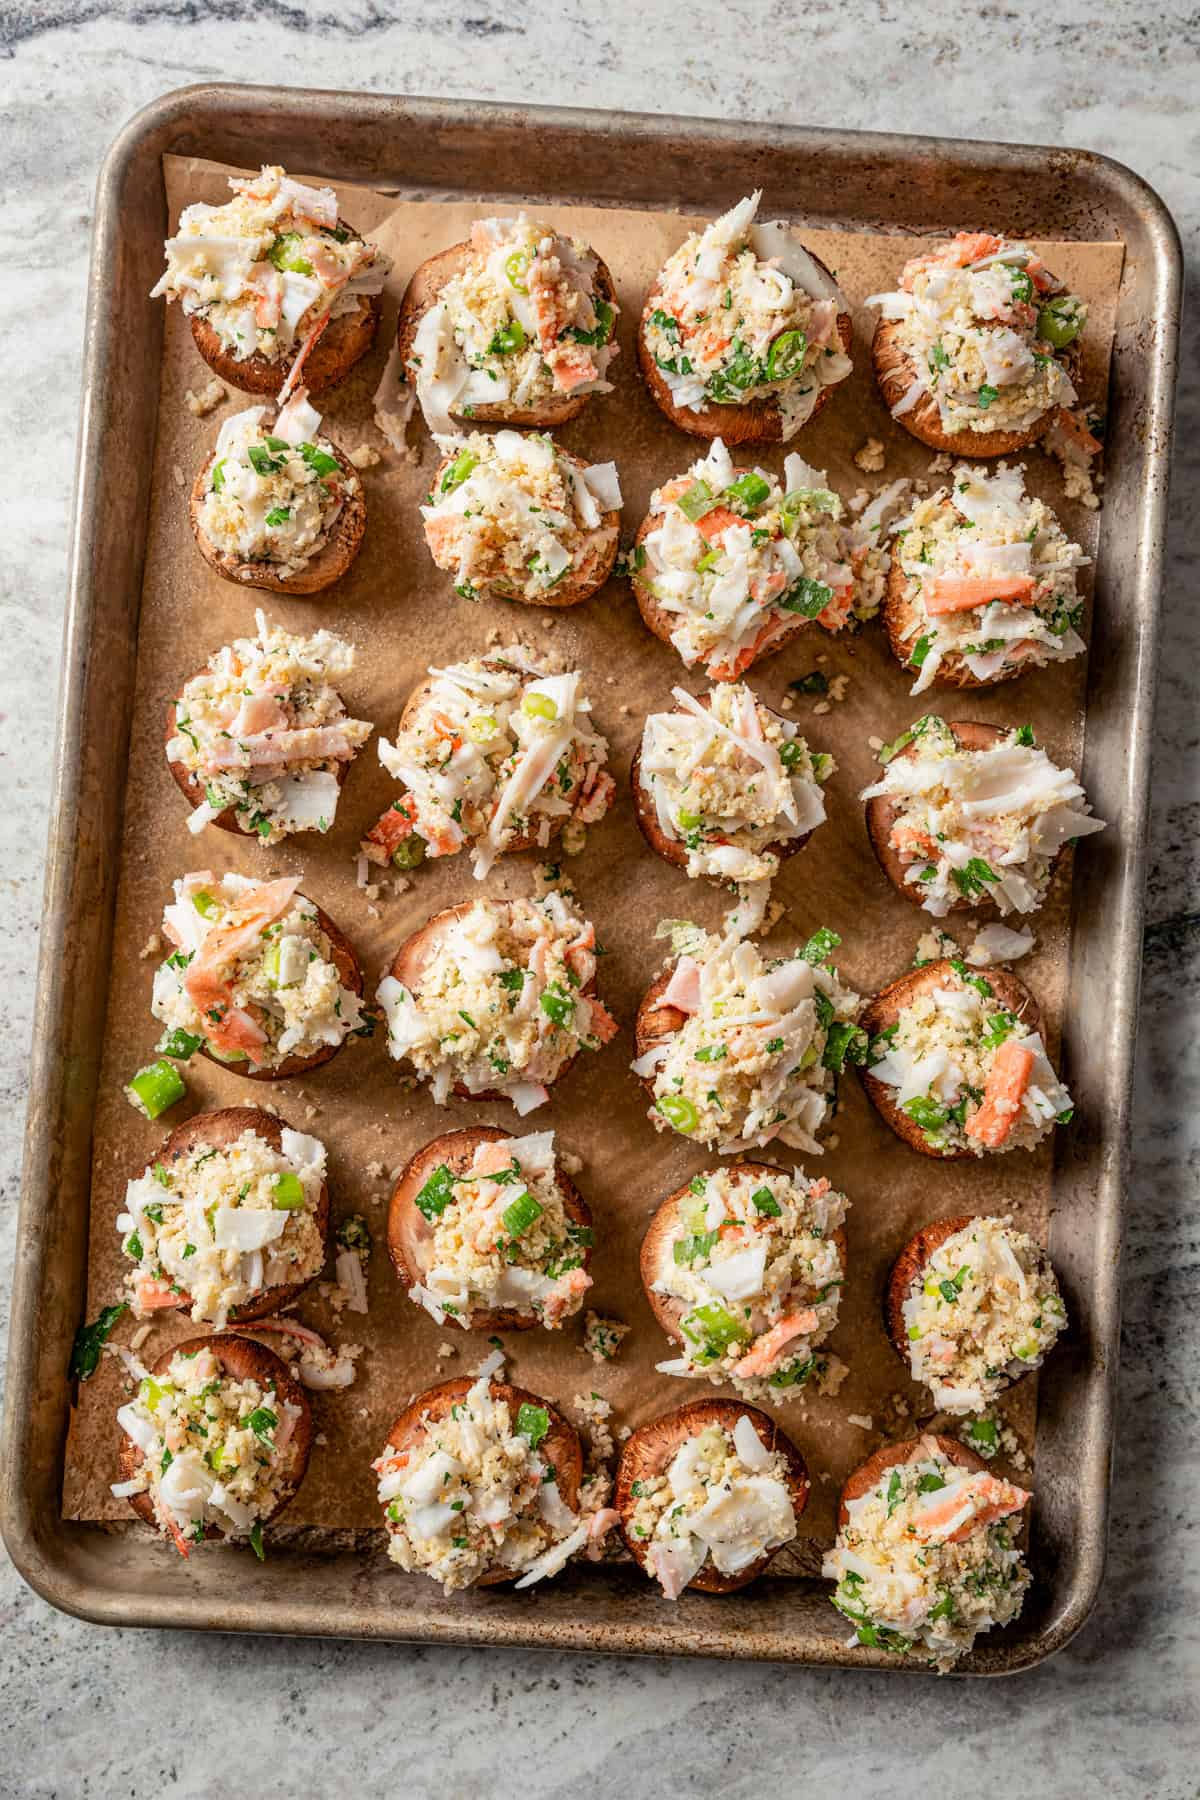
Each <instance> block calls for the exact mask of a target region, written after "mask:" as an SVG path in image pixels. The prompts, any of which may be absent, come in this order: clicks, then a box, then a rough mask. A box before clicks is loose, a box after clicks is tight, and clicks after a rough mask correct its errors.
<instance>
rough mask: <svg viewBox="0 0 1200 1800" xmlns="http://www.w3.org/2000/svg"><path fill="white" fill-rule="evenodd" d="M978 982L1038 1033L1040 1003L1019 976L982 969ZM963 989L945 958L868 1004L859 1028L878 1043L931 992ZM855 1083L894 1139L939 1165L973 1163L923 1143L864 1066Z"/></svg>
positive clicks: (957, 1152)
mask: <svg viewBox="0 0 1200 1800" xmlns="http://www.w3.org/2000/svg"><path fill="white" fill-rule="evenodd" d="M972 972H973V973H974V974H975V975H976V976H978V977H980V978H981V979H983V980H985V981H987V982H988V984H989V985H990V987H991V989H992V997H993V998H994V999H995V1001H996V1002H997V1004H998V1005H1000V1006H1002V1007H1004V1009H1005V1010H1006V1011H1007V1012H1010V1013H1012V1014H1013V1015H1014V1017H1016V1018H1018V1019H1019V1020H1020V1021H1021V1023H1022V1025H1023V1026H1024V1027H1025V1029H1026V1030H1027V1031H1036V1032H1040V1031H1041V1029H1042V1015H1041V1012H1040V1010H1039V1008H1038V1003H1037V1001H1036V1000H1035V999H1034V997H1033V995H1032V994H1031V993H1030V991H1029V989H1028V988H1027V987H1026V986H1025V983H1024V982H1023V981H1022V980H1021V979H1020V977H1019V976H1017V975H1014V974H1013V972H1012V970H1011V969H1005V968H999V967H997V968H991V967H989V968H983V969H977V970H974V971H972ZM962 985H963V983H962V981H961V979H960V977H959V976H958V975H957V974H956V972H955V970H954V967H953V965H952V964H951V963H949V962H948V961H947V960H946V959H945V958H944V957H943V958H941V959H940V960H939V961H937V962H931V963H926V964H925V965H924V966H923V967H922V968H919V969H909V971H908V972H907V974H905V975H901V976H900V977H899V979H898V980H896V981H892V982H889V983H888V985H887V987H885V988H881V989H880V990H879V992H878V993H877V994H876V995H874V997H873V998H872V999H870V1000H869V1001H868V1002H867V1005H866V1007H865V1009H864V1011H863V1014H862V1017H861V1018H860V1020H859V1024H860V1025H861V1026H862V1028H863V1030H864V1031H865V1032H866V1034H867V1036H868V1038H876V1037H878V1036H879V1034H880V1032H881V1031H886V1030H887V1029H888V1027H889V1026H891V1025H894V1024H895V1023H896V1021H897V1020H898V1019H899V1017H900V1014H901V1013H902V1012H903V1011H904V1010H905V1009H906V1008H907V1007H909V1006H911V1005H912V1003H913V1001H914V1000H916V999H918V998H919V997H920V995H922V994H926V993H931V992H932V991H933V989H934V988H941V987H951V988H960V987H962ZM858 1073H859V1078H860V1079H861V1081H862V1084H863V1087H864V1088H865V1089H866V1093H867V1099H868V1100H869V1101H870V1102H871V1104H872V1106H873V1107H874V1108H875V1110H876V1112H877V1113H878V1114H879V1116H880V1118H881V1119H883V1120H884V1121H885V1122H886V1123H887V1124H888V1125H890V1126H891V1128H892V1130H893V1131H894V1132H895V1133H896V1136H897V1137H901V1138H903V1139H904V1142H905V1143H906V1144H907V1145H908V1146H909V1147H910V1149H913V1150H919V1151H920V1153H921V1155H922V1156H935V1157H940V1158H941V1159H942V1160H943V1161H954V1160H956V1159H958V1158H964V1157H970V1158H973V1157H974V1155H975V1152H974V1151H973V1150H964V1149H957V1148H954V1147H953V1146H951V1147H948V1148H946V1149H944V1150H938V1149H936V1148H935V1147H934V1146H933V1145H932V1144H930V1143H929V1142H928V1140H927V1139H926V1136H925V1133H924V1132H923V1131H922V1130H921V1127H920V1126H919V1125H918V1124H917V1122H916V1120H915V1119H911V1118H910V1117H909V1115H908V1114H907V1113H906V1112H905V1111H904V1110H903V1108H902V1107H900V1106H898V1105H897V1104H896V1089H895V1088H893V1087H889V1086H888V1084H887V1082H886V1081H878V1080H877V1079H876V1077H875V1076H874V1075H872V1074H871V1072H870V1070H869V1069H868V1068H867V1067H866V1065H865V1064H863V1065H862V1066H860V1068H859V1071H858Z"/></svg>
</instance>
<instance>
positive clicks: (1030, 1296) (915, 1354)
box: [904, 1218, 1067, 1413]
mask: <svg viewBox="0 0 1200 1800" xmlns="http://www.w3.org/2000/svg"><path fill="white" fill-rule="evenodd" d="M1066 1323H1067V1309H1066V1307H1065V1306H1064V1305H1063V1299H1062V1295H1061V1293H1060V1292H1059V1287H1058V1280H1057V1278H1056V1276H1055V1273H1054V1270H1053V1269H1052V1268H1051V1266H1050V1259H1049V1257H1048V1256H1047V1255H1046V1253H1045V1251H1044V1250H1043V1249H1042V1247H1041V1245H1040V1244H1036V1243H1035V1242H1034V1240H1033V1239H1032V1238H1031V1237H1029V1236H1027V1235H1026V1233H1025V1232H1023V1231H1016V1230H1014V1228H1013V1225H1012V1221H1011V1219H1008V1218H1004V1219H973V1220H972V1221H971V1223H970V1224H969V1225H964V1226H963V1228H962V1230H961V1231H956V1232H955V1233H954V1234H953V1236H952V1237H948V1238H947V1239H946V1241H945V1243H944V1244H940V1245H939V1246H938V1248H937V1249H936V1250H935V1251H934V1253H933V1255H932V1256H931V1257H930V1258H929V1261H928V1262H927V1263H926V1265H925V1268H924V1271H923V1273H922V1274H921V1275H920V1276H919V1277H918V1278H917V1280H915V1281H914V1282H913V1284H912V1286H911V1287H910V1288H909V1290H908V1295H907V1298H906V1299H905V1301H904V1328H905V1333H906V1335H907V1338H908V1357H909V1364H910V1366H911V1368H912V1372H913V1379H914V1380H915V1381H924V1382H925V1383H927V1385H928V1387H929V1389H930V1392H931V1393H932V1395H933V1403H934V1405H935V1406H936V1407H937V1409H938V1410H939V1412H948V1413H973V1412H979V1411H981V1410H982V1409H983V1408H984V1407H985V1406H988V1405H990V1404H991V1402H992V1401H993V1400H995V1399H996V1397H997V1395H999V1394H1000V1393H1001V1392H1002V1391H1003V1390H1004V1388H1005V1387H1006V1386H1007V1384H1008V1383H1009V1382H1010V1381H1013V1380H1015V1379H1016V1378H1017V1377H1018V1376H1021V1375H1024V1374H1026V1373H1027V1372H1028V1370H1030V1369H1036V1368H1038V1367H1039V1366H1040V1364H1041V1362H1042V1360H1043V1358H1044V1357H1045V1356H1046V1354H1047V1352H1048V1351H1050V1350H1052V1349H1053V1348H1054V1345H1055V1343H1056V1342H1057V1340H1058V1336H1059V1333H1060V1332H1061V1331H1062V1330H1063V1329H1064V1327H1065V1326H1066Z"/></svg>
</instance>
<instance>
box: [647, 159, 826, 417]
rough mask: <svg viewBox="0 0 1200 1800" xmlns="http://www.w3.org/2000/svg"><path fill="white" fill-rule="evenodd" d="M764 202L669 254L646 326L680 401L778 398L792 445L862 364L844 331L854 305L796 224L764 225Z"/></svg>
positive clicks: (747, 202)
mask: <svg viewBox="0 0 1200 1800" xmlns="http://www.w3.org/2000/svg"><path fill="white" fill-rule="evenodd" d="M761 199H762V194H761V193H760V192H755V193H753V194H750V195H748V196H747V197H746V199H744V200H740V201H739V202H738V204H737V205H736V206H735V207H732V208H731V209H730V211H729V212H727V213H725V214H723V215H722V217H721V218H719V219H716V220H714V221H713V223H712V224H711V225H709V226H707V227H706V228H705V229H704V231H702V232H693V233H692V234H691V235H690V236H689V237H688V238H686V239H685V240H684V242H683V243H682V244H681V245H680V246H679V248H678V249H677V250H676V251H674V252H673V253H672V255H671V256H670V257H668V259H667V262H666V264H665V265H664V267H663V268H662V270H661V271H660V273H659V276H658V279H657V282H656V283H655V286H654V290H653V292H652V293H651V295H650V298H649V300H648V301H647V302H646V314H645V318H644V320H643V323H642V331H643V333H644V337H645V344H646V348H647V350H648V351H649V352H650V354H651V356H652V357H653V358H654V363H655V366H656V368H657V369H658V370H659V372H660V374H661V376H662V378H663V380H664V382H665V383H666V385H667V387H668V388H669V389H670V393H671V398H672V400H673V401H674V403H675V405H676V406H679V407H685V406H686V407H691V408H694V409H695V410H696V411H699V412H706V411H707V410H708V409H709V407H710V406H745V405H748V404H750V403H751V402H753V401H762V400H770V401H772V402H773V403H774V404H775V405H776V406H777V408H778V410H779V413H780V415H781V417H782V420H783V436H784V439H785V441H786V440H787V439H788V438H791V437H794V436H795V434H796V432H797V431H799V429H800V427H801V426H802V425H803V424H804V423H805V422H806V420H808V419H809V418H810V417H811V416H812V412H813V409H814V407H815V406H816V404H817V400H818V398H819V397H820V394H821V391H822V389H823V388H827V387H833V386H834V385H836V383H838V382H839V381H844V380H845V378H846V376H847V375H849V373H850V370H851V368H852V367H853V364H852V363H851V361H850V358H849V357H848V356H847V355H845V353H844V352H843V350H842V343H841V338H840V337H839V335H838V329H837V321H838V315H839V313H849V311H850V304H849V302H848V301H847V299H846V297H845V295H844V294H843V293H842V291H841V289H840V288H839V287H838V285H837V283H836V281H834V280H833V278H832V277H831V276H830V275H829V274H828V272H827V271H826V270H825V269H823V268H822V267H821V265H820V264H819V263H818V262H817V261H816V260H815V258H813V257H812V256H810V254H809V253H808V251H807V250H806V249H805V248H804V246H803V245H802V244H801V243H800V242H799V240H798V239H797V238H795V237H794V236H793V235H792V233H791V231H790V229H789V228H788V226H787V225H785V224H783V223H782V222H780V221H776V222H774V223H771V224H766V225H760V224H759V223H758V222H757V214H758V207H759V203H760V201H761Z"/></svg>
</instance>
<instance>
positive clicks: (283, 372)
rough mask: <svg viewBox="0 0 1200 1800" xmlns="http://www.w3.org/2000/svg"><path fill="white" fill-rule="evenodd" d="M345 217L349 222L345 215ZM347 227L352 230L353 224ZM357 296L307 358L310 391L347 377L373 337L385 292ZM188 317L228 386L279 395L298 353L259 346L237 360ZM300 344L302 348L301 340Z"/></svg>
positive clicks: (196, 317)
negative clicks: (273, 352) (272, 353)
mask: <svg viewBox="0 0 1200 1800" xmlns="http://www.w3.org/2000/svg"><path fill="white" fill-rule="evenodd" d="M341 223H342V224H343V225H345V221H344V220H342V221H341ZM346 229H347V230H353V227H352V226H347V227H346ZM357 299H358V307H357V310H356V311H354V312H345V313H341V314H339V316H338V317H337V318H336V319H331V320H330V321H329V323H328V325H327V326H326V327H325V329H324V331H323V332H322V333H321V335H320V337H319V338H318V339H317V341H316V343H315V344H314V345H313V347H312V349H311V350H310V351H309V353H308V355H307V356H306V357H305V359H304V368H303V370H302V371H301V373H302V375H303V380H304V385H305V387H306V388H307V389H308V391H309V393H310V394H323V393H324V392H325V390H326V389H327V388H331V387H333V386H334V385H335V383H337V382H339V381H342V380H344V379H345V377H346V376H347V375H348V374H349V373H350V371H351V369H352V368H353V367H354V365H355V363H356V362H359V361H361V359H362V358H363V357H364V356H365V355H366V354H367V351H368V350H369V349H370V348H371V345H372V344H373V343H374V342H375V333H376V332H377V331H378V330H379V320H380V318H381V316H382V314H383V299H382V296H381V295H379V294H360V295H358V296H357ZM188 323H189V324H190V325H191V328H192V337H193V338H194V339H195V342H196V348H197V350H198V351H199V352H200V354H201V356H202V357H203V358H204V360H205V362H206V363H207V364H208V366H209V368H210V369H212V370H213V372H214V374H216V375H219V376H220V378H221V380H222V381H227V382H228V383H229V386H230V387H234V388H240V389H241V391H242V392H243V393H244V394H262V395H263V396H264V397H266V398H267V399H270V400H273V399H274V398H275V396H276V395H277V394H278V393H279V390H280V389H281V388H282V387H283V385H284V383H285V381H286V380H287V377H288V373H289V371H290V369H291V366H292V363H293V362H294V360H295V358H294V357H285V356H280V357H278V358H272V357H269V356H264V355H263V353H262V351H261V350H256V351H255V352H254V354H253V355H252V356H247V357H243V358H242V360H241V361H239V360H238V358H237V357H236V356H235V355H234V354H233V352H232V350H229V349H227V348H226V347H225V345H224V344H223V343H222V342H221V340H220V338H219V337H218V336H217V333H216V332H215V331H214V330H213V328H212V326H211V325H210V324H209V323H208V320H207V319H204V318H202V317H201V316H200V314H199V313H193V314H192V316H191V318H190V319H189V321H188ZM296 348H297V350H299V348H300V345H299V344H298V345H297V346H296Z"/></svg>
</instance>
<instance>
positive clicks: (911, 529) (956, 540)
mask: <svg viewBox="0 0 1200 1800" xmlns="http://www.w3.org/2000/svg"><path fill="white" fill-rule="evenodd" d="M1024 475H1025V471H1024V469H1023V468H1015V469H1010V468H1008V467H1007V465H1006V464H1004V463H1000V464H999V466H998V467H997V468H996V470H995V471H994V472H993V473H992V474H990V475H989V474H987V473H985V472H983V471H981V470H976V469H973V468H971V467H969V466H968V464H966V463H959V464H958V465H957V466H956V468H955V470H954V478H953V485H952V487H950V488H948V489H947V488H939V489H938V490H937V492H936V493H934V494H930V495H929V496H928V497H927V498H926V499H924V500H919V501H918V502H917V504H916V506H915V507H914V508H913V509H912V511H911V512H910V513H909V514H908V515H907V516H906V517H905V518H903V519H901V520H899V521H898V523H897V524H896V525H895V527H894V531H895V534H896V537H897V540H898V541H897V548H896V551H895V554H896V555H898V556H899V559H900V567H901V568H902V569H903V571H904V577H905V588H904V595H905V600H906V601H907V603H908V605H909V607H910V608H911V610H912V622H911V626H910V629H909V631H908V633H907V637H906V651H907V658H908V666H909V667H910V668H912V669H915V670H916V671H917V675H916V680H915V682H914V683H913V688H912V692H913V693H914V694H921V693H924V691H925V689H926V688H927V687H929V686H930V685H931V684H932V683H933V681H934V679H935V678H936V676H937V674H938V672H939V670H944V671H946V672H950V671H952V670H954V669H956V668H965V669H966V670H968V672H969V673H970V674H972V675H973V676H975V678H976V679H977V680H979V681H996V680H998V679H999V678H1000V677H1002V676H1004V675H1006V674H1010V673H1011V672H1012V671H1013V670H1014V669H1026V668H1041V667H1042V666H1043V665H1044V664H1045V663H1050V662H1066V661H1067V660H1069V658H1071V657H1072V656H1078V655H1080V653H1081V652H1082V651H1083V650H1084V649H1085V648H1086V646H1085V644H1084V642H1083V639H1082V638H1081V637H1080V636H1079V632H1078V629H1077V628H1078V626H1079V624H1080V623H1081V621H1082V618H1083V602H1082V600H1081V599H1080V598H1079V595H1078V593H1077V591H1076V586H1075V575H1076V571H1077V570H1079V569H1082V568H1085V567H1086V566H1087V564H1088V561H1089V558H1088V557H1086V556H1085V555H1084V554H1083V551H1082V550H1081V549H1080V547H1079V545H1078V544H1073V543H1072V542H1071V540H1070V539H1069V538H1068V537H1067V535H1066V533H1065V532H1064V530H1063V528H1062V526H1061V525H1060V524H1059V522H1058V520H1057V519H1056V518H1055V516H1054V514H1053V513H1052V512H1051V510H1050V508H1049V507H1048V506H1047V505H1046V504H1045V502H1044V501H1042V500H1036V499H1034V498H1032V496H1030V495H1029V494H1027V493H1026V492H1025V485H1024Z"/></svg>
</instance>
